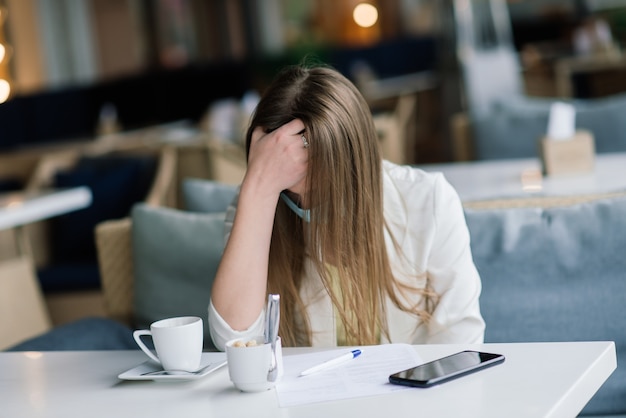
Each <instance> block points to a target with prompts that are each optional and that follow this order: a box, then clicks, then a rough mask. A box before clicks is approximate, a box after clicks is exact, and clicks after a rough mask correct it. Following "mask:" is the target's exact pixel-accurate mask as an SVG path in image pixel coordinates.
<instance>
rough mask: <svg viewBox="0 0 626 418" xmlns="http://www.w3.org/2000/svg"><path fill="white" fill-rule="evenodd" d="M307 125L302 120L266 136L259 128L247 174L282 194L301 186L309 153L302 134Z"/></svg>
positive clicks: (252, 145) (252, 144)
mask: <svg viewBox="0 0 626 418" xmlns="http://www.w3.org/2000/svg"><path fill="white" fill-rule="evenodd" d="M303 130H304V124H303V123H302V121H300V120H299V119H294V120H293V121H291V122H289V123H286V124H285V125H283V126H281V127H280V128H278V129H276V130H274V131H272V132H269V133H266V132H264V130H263V128H261V127H257V128H255V130H254V131H253V133H252V138H251V143H250V154H249V159H248V171H249V172H250V173H249V174H251V175H256V176H262V178H263V179H264V180H265V181H267V182H268V183H270V184H272V185H273V186H274V187H276V190H278V191H281V190H284V189H288V188H290V187H292V186H293V185H295V184H297V183H299V182H301V181H302V180H303V179H304V177H305V176H306V171H307V161H308V151H307V149H306V148H305V147H304V144H303V140H302V137H301V133H302V131H303Z"/></svg>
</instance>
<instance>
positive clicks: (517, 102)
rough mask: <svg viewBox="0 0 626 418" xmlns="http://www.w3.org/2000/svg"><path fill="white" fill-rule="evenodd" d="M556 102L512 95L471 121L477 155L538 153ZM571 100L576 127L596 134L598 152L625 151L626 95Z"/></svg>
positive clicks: (485, 157)
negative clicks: (540, 141) (574, 112)
mask: <svg viewBox="0 0 626 418" xmlns="http://www.w3.org/2000/svg"><path fill="white" fill-rule="evenodd" d="M553 102H554V100H551V99H545V98H510V99H507V100H506V101H502V102H498V103H496V104H495V105H494V107H493V108H492V110H491V113H490V114H489V116H487V117H483V118H480V119H475V120H473V121H472V123H473V138H474V151H475V155H476V158H477V159H479V160H490V159H502V158H532V157H536V156H538V155H539V148H538V141H539V139H540V138H542V137H543V136H544V135H545V134H546V131H547V129H548V119H549V115H550V107H551V104H552V103H553ZM570 103H571V104H572V105H573V106H574V108H575V109H576V128H577V129H583V130H587V131H590V132H591V133H592V134H593V136H594V140H595V149H596V152H598V153H605V152H623V151H626V118H624V117H623V115H624V114H625V112H626V94H617V95H614V96H610V97H605V98H600V99H586V100H585V99H578V100H571V101H570Z"/></svg>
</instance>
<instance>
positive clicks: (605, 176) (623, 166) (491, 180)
mask: <svg viewBox="0 0 626 418" xmlns="http://www.w3.org/2000/svg"><path fill="white" fill-rule="evenodd" d="M419 167H420V168H422V169H424V170H426V171H439V172H442V173H443V174H444V175H445V177H446V178H447V179H448V181H449V182H450V183H451V184H452V186H454V188H455V189H456V191H457V192H458V193H459V196H460V197H461V200H462V201H473V200H488V199H499V198H509V197H524V196H527V197H536V196H571V195H585V194H600V193H613V192H623V191H626V153H607V154H597V155H596V158H595V167H594V170H593V172H591V173H582V174H564V175H558V176H557V175H555V176H542V175H541V162H540V160H539V159H538V158H527V159H511V160H486V161H471V162H462V163H447V164H428V165H421V166H419Z"/></svg>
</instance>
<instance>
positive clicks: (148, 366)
mask: <svg viewBox="0 0 626 418" xmlns="http://www.w3.org/2000/svg"><path fill="white" fill-rule="evenodd" d="M224 365H226V353H202V360H201V361H200V368H199V369H198V370H202V371H201V372H200V373H197V374H157V375H154V374H153V375H151V374H150V373H152V372H159V371H162V370H163V368H162V367H161V365H160V364H158V363H155V362H154V361H152V360H148V361H145V362H144V363H141V364H140V365H139V366H136V367H133V368H132V369H130V370H127V371H125V372H124V373H121V374H119V375H118V376H117V377H118V378H119V379H122V380H153V381H155V382H159V381H161V382H163V381H166V382H172V381H178V382H180V381H190V380H198V379H202V378H203V377H205V376H206V375H208V374H211V373H212V372H214V371H215V370H217V369H219V368H221V367H222V366H224Z"/></svg>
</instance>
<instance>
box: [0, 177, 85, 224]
mask: <svg viewBox="0 0 626 418" xmlns="http://www.w3.org/2000/svg"><path fill="white" fill-rule="evenodd" d="M90 204H91V190H89V188H88V187H74V188H71V189H60V190H59V189H53V190H42V191H32V192H12V193H2V194H0V230H2V229H9V228H13V227H17V226H21V225H25V224H28V223H31V222H36V221H40V220H43V219H47V218H52V217H54V216H58V215H62V214H64V213H67V212H72V211H74V210H78V209H82V208H85V207H87V206H89V205H90Z"/></svg>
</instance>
